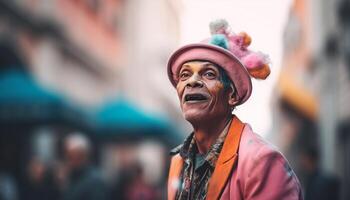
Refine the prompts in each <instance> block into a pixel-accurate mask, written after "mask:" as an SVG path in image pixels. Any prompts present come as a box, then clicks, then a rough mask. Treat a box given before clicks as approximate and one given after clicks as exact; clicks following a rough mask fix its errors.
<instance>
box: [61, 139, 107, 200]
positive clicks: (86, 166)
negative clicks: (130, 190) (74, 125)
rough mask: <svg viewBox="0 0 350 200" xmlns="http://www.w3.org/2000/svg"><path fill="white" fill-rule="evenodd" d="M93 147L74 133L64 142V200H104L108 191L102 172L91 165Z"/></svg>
mask: <svg viewBox="0 0 350 200" xmlns="http://www.w3.org/2000/svg"><path fill="white" fill-rule="evenodd" d="M90 153H91V146H90V142H89V141H88V139H87V138H86V137H85V136H84V135H81V134H78V133H74V134H71V135H69V136H67V138H66V139H65V140H64V154H65V168H66V171H67V178H66V185H65V189H64V194H63V200H104V199H108V198H109V194H108V189H107V186H106V183H105V181H104V180H103V178H102V175H101V174H100V172H99V171H98V170H97V169H96V168H94V167H93V166H92V165H91V163H90Z"/></svg>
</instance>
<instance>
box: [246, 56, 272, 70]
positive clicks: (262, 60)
mask: <svg viewBox="0 0 350 200" xmlns="http://www.w3.org/2000/svg"><path fill="white" fill-rule="evenodd" d="M242 62H243V64H244V66H245V67H246V68H247V69H254V68H260V67H262V66H263V65H264V64H267V63H268V62H267V58H266V56H265V55H264V54H262V53H255V52H250V53H249V54H248V55H247V56H245V57H243V58H242Z"/></svg>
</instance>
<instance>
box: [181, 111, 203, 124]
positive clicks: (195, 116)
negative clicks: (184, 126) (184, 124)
mask: <svg viewBox="0 0 350 200" xmlns="http://www.w3.org/2000/svg"><path fill="white" fill-rule="evenodd" d="M183 116H184V118H185V119H186V120H187V121H188V122H190V123H191V124H192V123H196V122H197V123H198V122H200V121H203V120H205V119H206V118H208V115H207V113H204V112H200V111H197V110H188V111H186V112H183Z"/></svg>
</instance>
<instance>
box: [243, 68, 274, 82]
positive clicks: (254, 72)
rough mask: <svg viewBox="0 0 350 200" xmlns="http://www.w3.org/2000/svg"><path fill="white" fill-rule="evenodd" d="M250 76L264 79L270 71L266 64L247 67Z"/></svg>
mask: <svg viewBox="0 0 350 200" xmlns="http://www.w3.org/2000/svg"><path fill="white" fill-rule="evenodd" d="M248 72H249V74H250V76H252V77H253V78H256V79H262V80H265V79H266V78H267V77H268V76H269V75H270V73H271V70H270V67H269V65H267V64H264V65H262V66H261V67H257V68H254V69H248Z"/></svg>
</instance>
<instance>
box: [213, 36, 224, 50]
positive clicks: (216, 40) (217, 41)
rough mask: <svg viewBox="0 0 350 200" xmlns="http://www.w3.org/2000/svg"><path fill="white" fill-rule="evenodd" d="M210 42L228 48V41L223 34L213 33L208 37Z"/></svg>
mask: <svg viewBox="0 0 350 200" xmlns="http://www.w3.org/2000/svg"><path fill="white" fill-rule="evenodd" d="M210 44H213V45H216V46H219V47H221V48H224V49H228V41H227V38H226V36H225V35H223V34H214V35H213V36H212V37H211V39H210Z"/></svg>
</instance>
